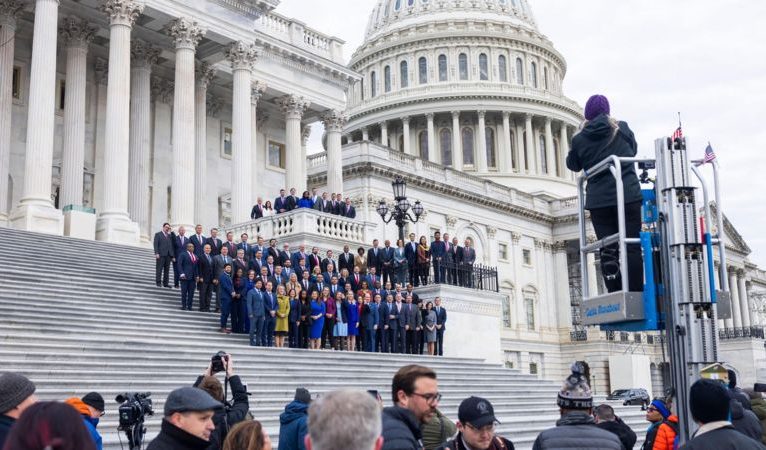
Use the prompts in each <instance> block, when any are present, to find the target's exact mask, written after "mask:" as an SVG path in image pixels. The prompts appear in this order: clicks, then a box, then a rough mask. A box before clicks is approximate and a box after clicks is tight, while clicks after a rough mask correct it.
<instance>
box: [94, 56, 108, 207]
mask: <svg viewBox="0 0 766 450" xmlns="http://www.w3.org/2000/svg"><path fill="white" fill-rule="evenodd" d="M93 72H94V75H95V78H96V80H95V81H96V124H95V128H96V144H95V146H94V147H95V148H94V151H93V165H94V166H95V174H94V176H93V206H94V207H95V208H96V212H98V211H101V210H102V209H104V183H106V179H105V177H104V142H106V136H105V134H106V133H105V132H106V83H107V81H108V78H109V63H108V62H107V60H105V59H103V58H96V64H95V67H94V70H93Z"/></svg>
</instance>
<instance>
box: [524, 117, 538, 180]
mask: <svg viewBox="0 0 766 450" xmlns="http://www.w3.org/2000/svg"><path fill="white" fill-rule="evenodd" d="M524 128H525V131H526V133H527V137H526V139H525V142H526V146H527V154H526V159H527V161H526V164H527V167H528V168H529V169H528V170H527V173H537V166H536V164H535V160H536V159H537V158H536V157H535V136H534V130H533V129H532V114H527V115H526V116H525V117H524Z"/></svg>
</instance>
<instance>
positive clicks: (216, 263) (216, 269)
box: [213, 245, 234, 312]
mask: <svg viewBox="0 0 766 450" xmlns="http://www.w3.org/2000/svg"><path fill="white" fill-rule="evenodd" d="M226 264H228V265H231V266H232V267H233V264H234V259H233V258H232V257H231V256H229V247H227V246H225V245H224V246H223V247H221V254H220V255H218V256H216V257H214V258H213V285H214V286H215V287H214V288H213V290H214V291H215V312H219V311H220V309H221V286H220V284H219V283H218V280H220V279H221V274H222V273H223V268H224V266H225V265H226Z"/></svg>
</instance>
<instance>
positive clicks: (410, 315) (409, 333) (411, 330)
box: [402, 295, 421, 355]
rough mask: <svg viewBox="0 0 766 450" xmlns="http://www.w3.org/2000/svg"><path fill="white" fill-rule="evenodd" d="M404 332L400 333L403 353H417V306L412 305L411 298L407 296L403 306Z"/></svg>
mask: <svg viewBox="0 0 766 450" xmlns="http://www.w3.org/2000/svg"><path fill="white" fill-rule="evenodd" d="M403 309H404V330H405V333H402V334H403V335H404V336H402V342H403V343H406V345H405V347H404V348H405V350H404V353H407V354H410V355H414V354H416V353H417V346H418V344H419V343H420V323H421V317H420V310H419V309H418V307H417V305H415V304H414V303H412V296H411V295H408V296H407V302H406V303H405V304H404V307H403Z"/></svg>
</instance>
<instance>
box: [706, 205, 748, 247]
mask: <svg viewBox="0 0 766 450" xmlns="http://www.w3.org/2000/svg"><path fill="white" fill-rule="evenodd" d="M710 214H711V215H712V216H713V217H712V219H713V220H712V221H713V223H714V224H715V222H716V220H717V217H718V207H717V206H716V204H715V202H710ZM713 228H714V229H715V225H713ZM723 231H724V233H725V240H726V247H727V248H731V249H733V250H735V251H737V252H738V253H741V254H743V255H745V256H747V255H749V254H750V253H751V252H752V250H751V249H750V247H749V246H748V245H747V242H745V239H744V238H743V237H742V235H741V234H739V232H738V231H737V229H736V228H734V225H733V224H732V223H731V221H730V220H729V218H728V217H726V214H724V215H723Z"/></svg>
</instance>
